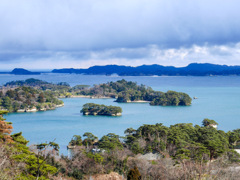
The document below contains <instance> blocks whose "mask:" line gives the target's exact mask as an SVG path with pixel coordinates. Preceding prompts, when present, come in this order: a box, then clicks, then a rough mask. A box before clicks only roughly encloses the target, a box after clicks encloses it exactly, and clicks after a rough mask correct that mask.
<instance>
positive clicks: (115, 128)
mask: <svg viewBox="0 0 240 180" xmlns="http://www.w3.org/2000/svg"><path fill="white" fill-rule="evenodd" d="M30 77H34V78H37V79H42V80H46V81H48V82H54V83H57V82H62V81H63V82H68V83H69V84H70V85H71V86H73V85H77V84H87V85H93V84H99V83H106V82H108V81H116V80H119V79H123V78H124V79H126V80H132V81H135V82H138V83H139V84H145V85H148V86H151V87H152V88H153V89H154V90H161V91H167V90H176V91H181V92H186V93H188V94H189V95H190V96H191V97H193V96H196V97H198V99H195V100H194V99H193V101H192V105H191V106H187V107H161V106H150V105H149V104H148V103H116V102H113V101H114V99H89V98H68V99H63V101H64V104H65V106H64V107H60V108H57V109H56V110H51V111H46V112H34V113H11V114H9V115H7V116H6V118H7V120H8V121H11V122H13V127H14V132H20V131H22V132H23V135H24V137H25V138H26V139H28V140H29V141H30V143H29V144H33V143H40V142H45V141H53V140H55V142H56V143H59V145H60V147H61V153H63V154H65V155H67V149H66V146H67V144H68V142H69V141H70V140H71V138H72V136H73V135H82V134H83V133H84V132H92V133H93V134H95V135H96V136H98V137H99V138H100V137H101V136H103V135H105V134H107V133H110V132H112V133H116V134H119V135H124V134H123V132H124V130H125V129H126V128H128V127H133V128H138V127H139V126H141V125H143V124H155V123H163V124H164V125H166V126H170V125H172V124H176V123H193V124H194V125H195V124H198V125H201V122H202V120H203V119H204V118H209V119H214V120H215V121H217V122H218V123H219V126H218V129H222V130H224V131H228V130H233V129H237V128H240V119H239V117H240V111H239V110H240V77H239V76H225V77H224V76H219V77H218V76H215V77H146V76H144V77H139V76H138V77H111V76H83V75H76V74H72V75H71V74H43V75H39V76H15V75H0V84H1V85H2V84H4V83H6V82H8V81H12V80H24V79H27V78H30ZM88 102H94V103H97V104H105V105H115V106H116V105H117V106H120V107H122V109H123V114H122V116H121V117H109V116H83V115H82V114H80V110H81V108H82V105H83V104H85V103H88Z"/></svg>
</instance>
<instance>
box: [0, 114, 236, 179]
mask: <svg viewBox="0 0 240 180" xmlns="http://www.w3.org/2000/svg"><path fill="white" fill-rule="evenodd" d="M6 113H7V111H0V162H1V163H0V179H72V180H74V179H78V180H79V179H91V178H92V179H94V178H95V177H98V178H102V179H109V178H110V177H113V176H114V177H115V179H116V178H118V179H122V177H124V178H126V179H129V180H135V179H159V180H171V179H205V178H206V177H207V178H208V179H233V180H237V179H238V178H239V175H240V172H239V171H238V169H237V168H239V163H240V155H239V154H238V153H237V152H236V151H235V150H234V148H237V147H239V145H240V129H236V130H233V131H229V132H224V131H222V130H217V129H216V128H214V127H213V126H212V125H216V124H217V122H215V121H214V120H210V119H204V120H203V123H202V126H199V125H195V126H193V124H191V123H180V124H175V125H171V126H170V127H167V126H164V125H163V124H161V123H157V124H155V125H150V124H145V125H142V126H140V127H139V128H137V129H133V128H127V129H126V130H125V132H124V133H125V136H119V135H117V134H114V133H108V134H106V135H104V136H102V137H101V138H98V137H97V136H95V135H94V134H92V133H90V132H86V133H84V134H83V136H81V135H74V136H73V138H72V140H71V141H70V142H69V145H70V146H72V147H74V149H72V156H71V158H70V159H69V158H68V157H65V156H61V157H59V156H57V155H58V151H59V145H58V144H57V143H55V142H45V143H40V144H36V145H34V146H31V148H29V147H28V146H27V143H28V141H27V140H26V139H25V138H24V137H23V136H22V133H21V132H20V133H15V134H12V135H11V130H12V124H11V123H10V122H6V121H5V119H4V118H3V115H4V114H6ZM112 179H113V178H112Z"/></svg>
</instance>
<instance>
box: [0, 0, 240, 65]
mask: <svg viewBox="0 0 240 180" xmlns="http://www.w3.org/2000/svg"><path fill="white" fill-rule="evenodd" d="M0 4H1V5H0V27H1V29H0V34H1V35H0V66H1V67H0V69H4V68H5V69H11V68H14V67H23V68H30V69H39V68H41V69H43V68H46V64H47V68H50V69H51V68H64V67H66V68H68V67H74V68H81V67H83V68H85V67H89V66H92V65H105V64H121V65H132V66H136V65H141V64H162V65H175V66H185V65H187V64H189V63H191V62H200V63H201V62H209V63H217V64H228V65H240V61H239V53H240V44H239V42H240V31H239V29H240V21H239V17H240V11H239V6H240V1H238V0H221V1H219V0H211V1H207V0H194V1H193V0H182V1H177V0H131V1H129V0H121V1H120V0H102V1H97V0H88V1H83V0H67V1H66V0H34V1H32V0H19V1H14V0H0ZM30 63H31V64H30Z"/></svg>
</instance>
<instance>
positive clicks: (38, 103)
mask: <svg viewBox="0 0 240 180" xmlns="http://www.w3.org/2000/svg"><path fill="white" fill-rule="evenodd" d="M55 86H57V89H58V91H59V90H61V86H60V85H52V84H50V83H47V82H43V81H40V80H36V79H28V80H26V81H14V82H9V83H6V84H5V85H4V86H3V87H1V88H0V109H4V110H8V111H9V112H36V111H46V110H52V109H55V108H56V107H61V106H63V105H64V104H63V101H62V100H59V99H58V93H57V92H54V87H55ZM55 88H56V87H55Z"/></svg>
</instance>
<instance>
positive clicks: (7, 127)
mask: <svg viewBox="0 0 240 180" xmlns="http://www.w3.org/2000/svg"><path fill="white" fill-rule="evenodd" d="M7 113H8V111H0V142H1V141H2V142H11V141H12V137H11V136H10V134H11V132H12V128H13V127H12V125H11V124H12V123H10V122H6V121H5V120H6V119H4V118H3V115H4V114H7Z"/></svg>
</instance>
